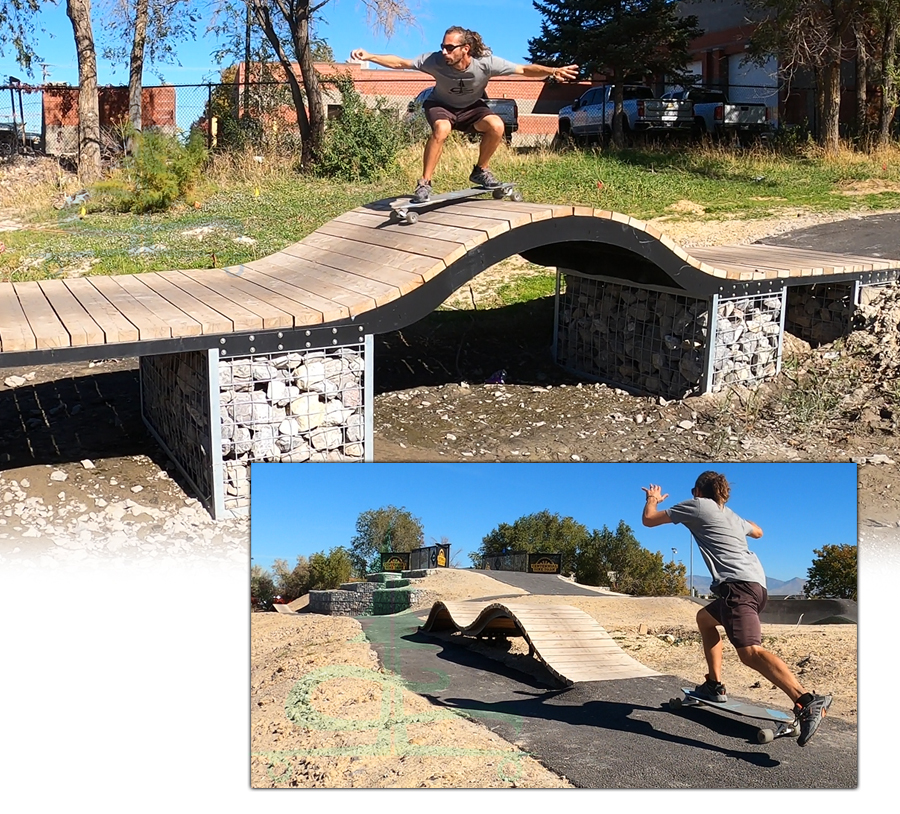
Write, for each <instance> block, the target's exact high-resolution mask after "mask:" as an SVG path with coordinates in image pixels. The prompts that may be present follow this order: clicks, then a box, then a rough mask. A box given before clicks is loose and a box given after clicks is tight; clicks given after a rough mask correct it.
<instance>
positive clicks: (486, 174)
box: [469, 165, 503, 189]
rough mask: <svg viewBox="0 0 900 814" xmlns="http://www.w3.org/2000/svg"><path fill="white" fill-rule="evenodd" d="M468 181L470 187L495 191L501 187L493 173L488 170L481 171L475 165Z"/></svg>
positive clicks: (501, 184)
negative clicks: (470, 184)
mask: <svg viewBox="0 0 900 814" xmlns="http://www.w3.org/2000/svg"><path fill="white" fill-rule="evenodd" d="M469 181H471V182H472V186H476V187H483V188H484V189H496V188H497V187H502V186H503V183H502V182H501V181H498V180H497V177H496V176H495V175H494V173H492V172H491V171H490V170H483V169H481V167H479V166H477V165H476V166H475V168H474V169H473V170H472V174H471V175H470V176H469Z"/></svg>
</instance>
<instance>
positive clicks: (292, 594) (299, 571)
mask: <svg viewBox="0 0 900 814" xmlns="http://www.w3.org/2000/svg"><path fill="white" fill-rule="evenodd" d="M272 570H273V571H274V572H275V586H276V589H277V591H278V594H279V596H281V598H282V599H284V601H285V602H293V601H294V600H295V599H297V598H298V597H301V596H303V595H304V594H307V593H309V582H310V576H309V561H308V560H307V559H306V557H304V556H303V555H302V554H301V555H300V556H299V557H297V564H296V565H295V566H294V567H293V568H291V567H290V566H289V565H288V561H287V560H275V562H274V563H273V564H272ZM345 581H346V580H345Z"/></svg>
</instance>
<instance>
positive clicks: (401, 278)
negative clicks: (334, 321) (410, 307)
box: [278, 246, 424, 296]
mask: <svg viewBox="0 0 900 814" xmlns="http://www.w3.org/2000/svg"><path fill="white" fill-rule="evenodd" d="M278 256H279V257H283V258H285V259H286V260H287V259H290V258H297V260H295V261H294V262H295V263H297V262H298V261H299V262H303V261H306V262H308V263H314V264H315V265H316V266H318V267H323V268H327V269H331V272H330V273H329V274H328V279H329V280H333V281H334V282H335V283H336V284H337V285H340V286H342V287H346V288H348V289H350V290H351V291H352V290H357V289H358V286H359V280H366V281H368V282H376V283H380V284H383V285H387V286H390V287H391V288H393V289H394V290H395V291H396V292H397V296H402V295H404V294H409V293H410V292H411V291H415V290H416V289H417V288H419V287H420V286H421V285H422V283H423V282H424V280H423V279H422V275H421V274H417V273H415V272H410V271H403V270H402V269H395V268H391V267H390V266H385V265H383V264H382V263H379V262H377V261H375V260H362V259H359V258H355V257H347V255H344V254H338V253H336V252H330V251H327V250H325V249H317V248H315V247H314V246H291V247H290V250H287V249H286V250H285V251H283V252H279V253H278Z"/></svg>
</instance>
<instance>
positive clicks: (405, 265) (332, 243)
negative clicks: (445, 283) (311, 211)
mask: <svg viewBox="0 0 900 814" xmlns="http://www.w3.org/2000/svg"><path fill="white" fill-rule="evenodd" d="M294 245H300V246H315V247H316V248H318V249H325V250H327V251H332V252H335V253H336V254H343V255H345V256H347V257H356V258H358V259H360V260H376V261H380V262H382V263H386V264H387V265H389V266H391V267H392V268H398V269H402V270H403V271H412V272H415V273H417V274H421V275H422V279H423V280H424V281H426V282H427V281H428V280H430V279H432V278H433V277H436V276H437V275H438V274H439V273H440V272H441V271H443V270H444V269H445V268H447V267H446V265H444V263H443V261H442V260H437V259H435V258H433V257H425V256H423V255H420V254H409V253H407V252H403V251H399V250H397V249H389V248H386V247H384V246H372V245H371V244H369V243H362V242H360V241H358V240H350V239H347V238H341V237H332V236H331V235H326V234H320V233H319V232H313V233H312V234H311V235H307V236H306V237H305V238H303V240H302V241H300V243H299V244H294ZM292 248H293V246H288V247H287V249H284V251H286V252H288V253H290V250H291V249H292Z"/></svg>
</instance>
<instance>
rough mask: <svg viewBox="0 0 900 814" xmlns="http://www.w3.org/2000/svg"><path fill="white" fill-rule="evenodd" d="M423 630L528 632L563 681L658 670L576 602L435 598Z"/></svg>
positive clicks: (529, 639) (649, 673)
mask: <svg viewBox="0 0 900 814" xmlns="http://www.w3.org/2000/svg"><path fill="white" fill-rule="evenodd" d="M421 629H422V630H423V631H424V632H430V631H450V632H456V631H459V632H460V633H462V634H464V635H466V636H480V635H487V636H489V635H503V636H523V637H524V638H525V640H526V641H527V642H528V644H529V646H530V647H531V649H532V650H533V651H534V655H535V656H536V657H537V658H538V659H540V660H541V661H542V662H543V663H544V665H545V666H546V667H547V669H548V670H549V671H550V672H551V673H552V674H553V675H554V676H555V677H556V678H557V679H559V680H560V681H562V682H564V683H567V684H574V683H576V682H579V681H609V680H612V679H618V678H640V677H643V676H655V675H659V673H657V672H655V671H654V670H651V669H650V668H649V667H645V666H644V665H643V664H641V663H640V662H639V661H636V660H635V659H633V658H632V657H631V656H629V655H628V654H627V653H625V651H624V650H622V648H621V647H619V645H617V644H616V643H615V641H613V639H612V637H611V636H610V635H609V634H608V633H607V632H606V630H604V629H603V628H602V627H601V626H600V625H598V624H597V622H595V621H594V620H593V619H592V618H591V617H590V616H588V614H586V613H585V612H584V611H581V610H579V609H578V608H574V607H572V606H571V605H531V604H526V603H522V602H490V603H485V602H441V601H438V602H435V603H434V605H433V606H432V608H431V611H430V612H429V614H428V619H427V620H426V621H425V623H424V624H423V625H422V626H421Z"/></svg>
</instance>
